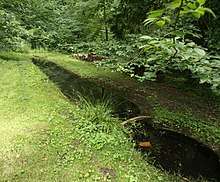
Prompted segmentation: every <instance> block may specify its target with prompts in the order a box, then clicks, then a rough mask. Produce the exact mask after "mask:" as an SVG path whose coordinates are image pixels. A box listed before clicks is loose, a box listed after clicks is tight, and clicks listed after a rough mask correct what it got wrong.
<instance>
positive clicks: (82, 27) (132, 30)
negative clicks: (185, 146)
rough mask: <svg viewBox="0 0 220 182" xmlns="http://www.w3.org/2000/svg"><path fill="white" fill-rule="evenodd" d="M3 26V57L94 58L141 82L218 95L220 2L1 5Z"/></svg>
mask: <svg viewBox="0 0 220 182" xmlns="http://www.w3.org/2000/svg"><path fill="white" fill-rule="evenodd" d="M0 24H1V25H0V50H4V51H5V50H10V51H11V50H12V51H22V52H25V51H28V50H31V49H44V50H48V51H59V52H65V53H69V54H77V53H81V54H88V53H95V54H97V55H102V56H105V57H106V58H107V59H104V60H102V61H98V62H97V65H98V66H104V67H108V68H112V69H114V70H117V71H122V72H126V73H128V74H130V75H131V76H135V77H137V78H139V80H145V79H150V80H155V79H156V78H158V75H162V74H164V73H166V74H174V75H175V76H184V77H185V78H186V79H187V80H188V81H191V82H194V81H195V82H199V83H200V84H202V83H206V84H207V85H208V87H211V88H212V89H213V90H214V91H216V92H217V93H219V90H220V52H219V51H220V33H219V32H220V2H219V0H209V1H208V0H207V1H205V0H174V1H173V0H172V1H171V0H135V1H134V0H47V1H45V0H1V2H0ZM192 80H193V81H192Z"/></svg>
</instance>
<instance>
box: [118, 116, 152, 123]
mask: <svg viewBox="0 0 220 182" xmlns="http://www.w3.org/2000/svg"><path fill="white" fill-rule="evenodd" d="M143 119H153V117H151V116H137V117H134V118H131V119H128V120H126V121H124V122H123V123H122V125H126V124H128V123H131V122H135V121H140V120H143Z"/></svg>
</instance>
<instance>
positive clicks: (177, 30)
mask: <svg viewBox="0 0 220 182" xmlns="http://www.w3.org/2000/svg"><path fill="white" fill-rule="evenodd" d="M205 2H206V1H205V0H193V1H185V0H175V1H173V2H171V3H168V4H166V5H165V7H164V8H161V9H159V10H155V11H151V12H150V13H149V14H148V18H147V19H146V20H145V24H146V25H150V24H152V23H156V24H157V25H158V27H160V32H162V34H161V35H162V36H160V37H159V36H157V37H153V36H143V37H142V38H143V39H145V40H146V41H147V44H146V45H144V46H143V47H142V48H144V50H145V51H146V54H147V57H148V58H147V59H146V61H145V62H144V63H143V64H144V65H145V67H146V74H145V75H144V77H145V78H153V77H156V74H157V73H158V72H164V73H165V72H169V71H170V70H171V71H172V70H180V71H185V70H190V72H191V74H192V76H194V77H195V78H199V79H200V83H204V82H207V83H210V84H212V87H213V88H214V89H219V86H220V82H219V79H220V75H219V71H220V70H219V68H218V62H219V60H220V59H219V57H212V56H209V55H207V53H206V51H205V49H204V48H203V47H201V46H198V45H197V44H195V43H194V42H193V41H192V40H189V39H187V36H188V35H190V36H193V37H199V34H198V33H197V32H195V31H193V29H194V26H193V24H192V21H191V19H192V17H194V18H195V19H199V18H201V17H202V16H204V15H205V13H206V12H209V13H210V14H212V15H213V16H215V14H214V13H213V12H212V10H211V9H209V8H206V7H204V6H203V5H204V4H205ZM184 24H185V25H184ZM153 28H155V27H153ZM213 59H214V60H213Z"/></svg>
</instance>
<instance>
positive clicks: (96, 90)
mask: <svg viewBox="0 0 220 182" xmlns="http://www.w3.org/2000/svg"><path fill="white" fill-rule="evenodd" d="M33 63H34V64H35V65H37V66H38V67H39V68H40V69H41V70H42V72H43V73H45V74H46V75H47V76H48V77H49V79H50V80H51V81H53V82H54V83H55V84H57V85H58V87H59V88H60V90H61V91H62V92H63V94H64V95H66V96H67V97H68V98H69V99H70V100H72V101H73V100H74V98H75V92H76V91H77V92H80V93H81V94H83V95H84V96H86V97H88V98H90V99H91V100H92V101H93V102H97V101H101V100H102V99H105V98H106V97H108V98H111V101H112V102H114V108H115V111H114V114H115V115H116V116H118V117H120V118H121V119H122V120H126V119H128V118H132V117H135V116H137V115H138V114H139V113H140V110H139V108H138V106H136V105H135V104H134V103H132V102H130V101H129V100H127V99H125V98H123V97H121V96H119V95H117V94H115V93H112V92H111V91H110V90H108V89H105V88H102V87H100V86H98V85H97V84H95V83H93V82H90V81H88V80H86V79H83V78H80V77H79V76H78V75H76V74H74V73H72V72H69V71H67V70H65V69H64V68H62V67H60V66H58V65H56V64H55V63H52V62H45V61H41V60H40V59H39V58H33ZM131 128H132V130H133V138H134V141H135V142H136V144H137V145H136V146H137V150H139V151H140V152H141V153H143V154H147V156H148V159H147V160H148V162H149V161H150V162H151V163H152V164H153V165H155V166H156V167H158V168H162V169H164V170H166V171H168V172H174V173H179V174H181V175H183V176H185V177H192V178H196V179H197V178H200V177H203V178H205V179H207V180H209V181H216V182H218V181H220V159H219V157H218V155H217V154H216V153H215V152H214V151H212V150H211V149H209V148H207V147H206V146H205V145H203V144H202V143H199V142H198V141H196V140H194V139H192V138H190V137H186V136H184V135H182V134H179V133H176V132H173V131H169V130H162V129H155V128H153V127H152V126H151V125H149V124H148V123H147V122H146V121H142V122H139V124H137V125H135V127H131ZM149 158H150V160H149Z"/></svg>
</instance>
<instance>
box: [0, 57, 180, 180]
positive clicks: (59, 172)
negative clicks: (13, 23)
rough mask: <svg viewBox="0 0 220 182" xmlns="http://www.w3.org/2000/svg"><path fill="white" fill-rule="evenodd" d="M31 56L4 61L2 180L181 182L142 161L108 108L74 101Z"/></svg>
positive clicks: (0, 99) (0, 143)
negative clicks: (49, 77)
mask: <svg viewBox="0 0 220 182" xmlns="http://www.w3.org/2000/svg"><path fill="white" fill-rule="evenodd" d="M30 57H31V56H30V55H28V54H27V55H26V56H24V57H23V55H22V54H14V53H10V55H9V54H8V55H7V53H5V54H4V56H1V58H4V60H3V59H0V77H1V82H0V89H1V92H0V124H1V129H0V181H22V182H24V181H74V182H75V181H123V182H124V181H177V178H176V177H173V176H170V175H167V174H166V173H161V172H160V171H158V170H157V169H155V168H154V167H152V166H150V165H148V164H147V162H145V161H143V160H142V158H141V156H140V154H139V153H138V152H136V151H135V150H134V149H133V144H132V142H131V141H130V140H129V139H128V138H127V136H128V131H127V130H126V129H125V128H123V127H122V126H121V125H120V124H119V121H118V120H117V119H116V118H113V117H112V116H111V114H110V113H111V108H110V107H109V106H108V104H107V105H106V103H97V104H96V105H93V104H91V103H90V102H89V101H86V102H84V101H83V102H81V103H80V104H78V105H74V104H72V103H70V102H69V101H68V100H67V99H66V98H65V97H64V96H63V94H62V93H61V92H60V90H59V89H58V88H57V87H56V86H55V85H54V84H52V83H51V82H50V81H49V80H48V78H47V77H46V76H45V75H44V74H43V73H42V72H41V71H40V70H39V69H38V68H37V67H36V66H34V65H33V64H32V63H31V61H30V59H29V58H30ZM92 72H93V71H92ZM179 180H181V179H179Z"/></svg>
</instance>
